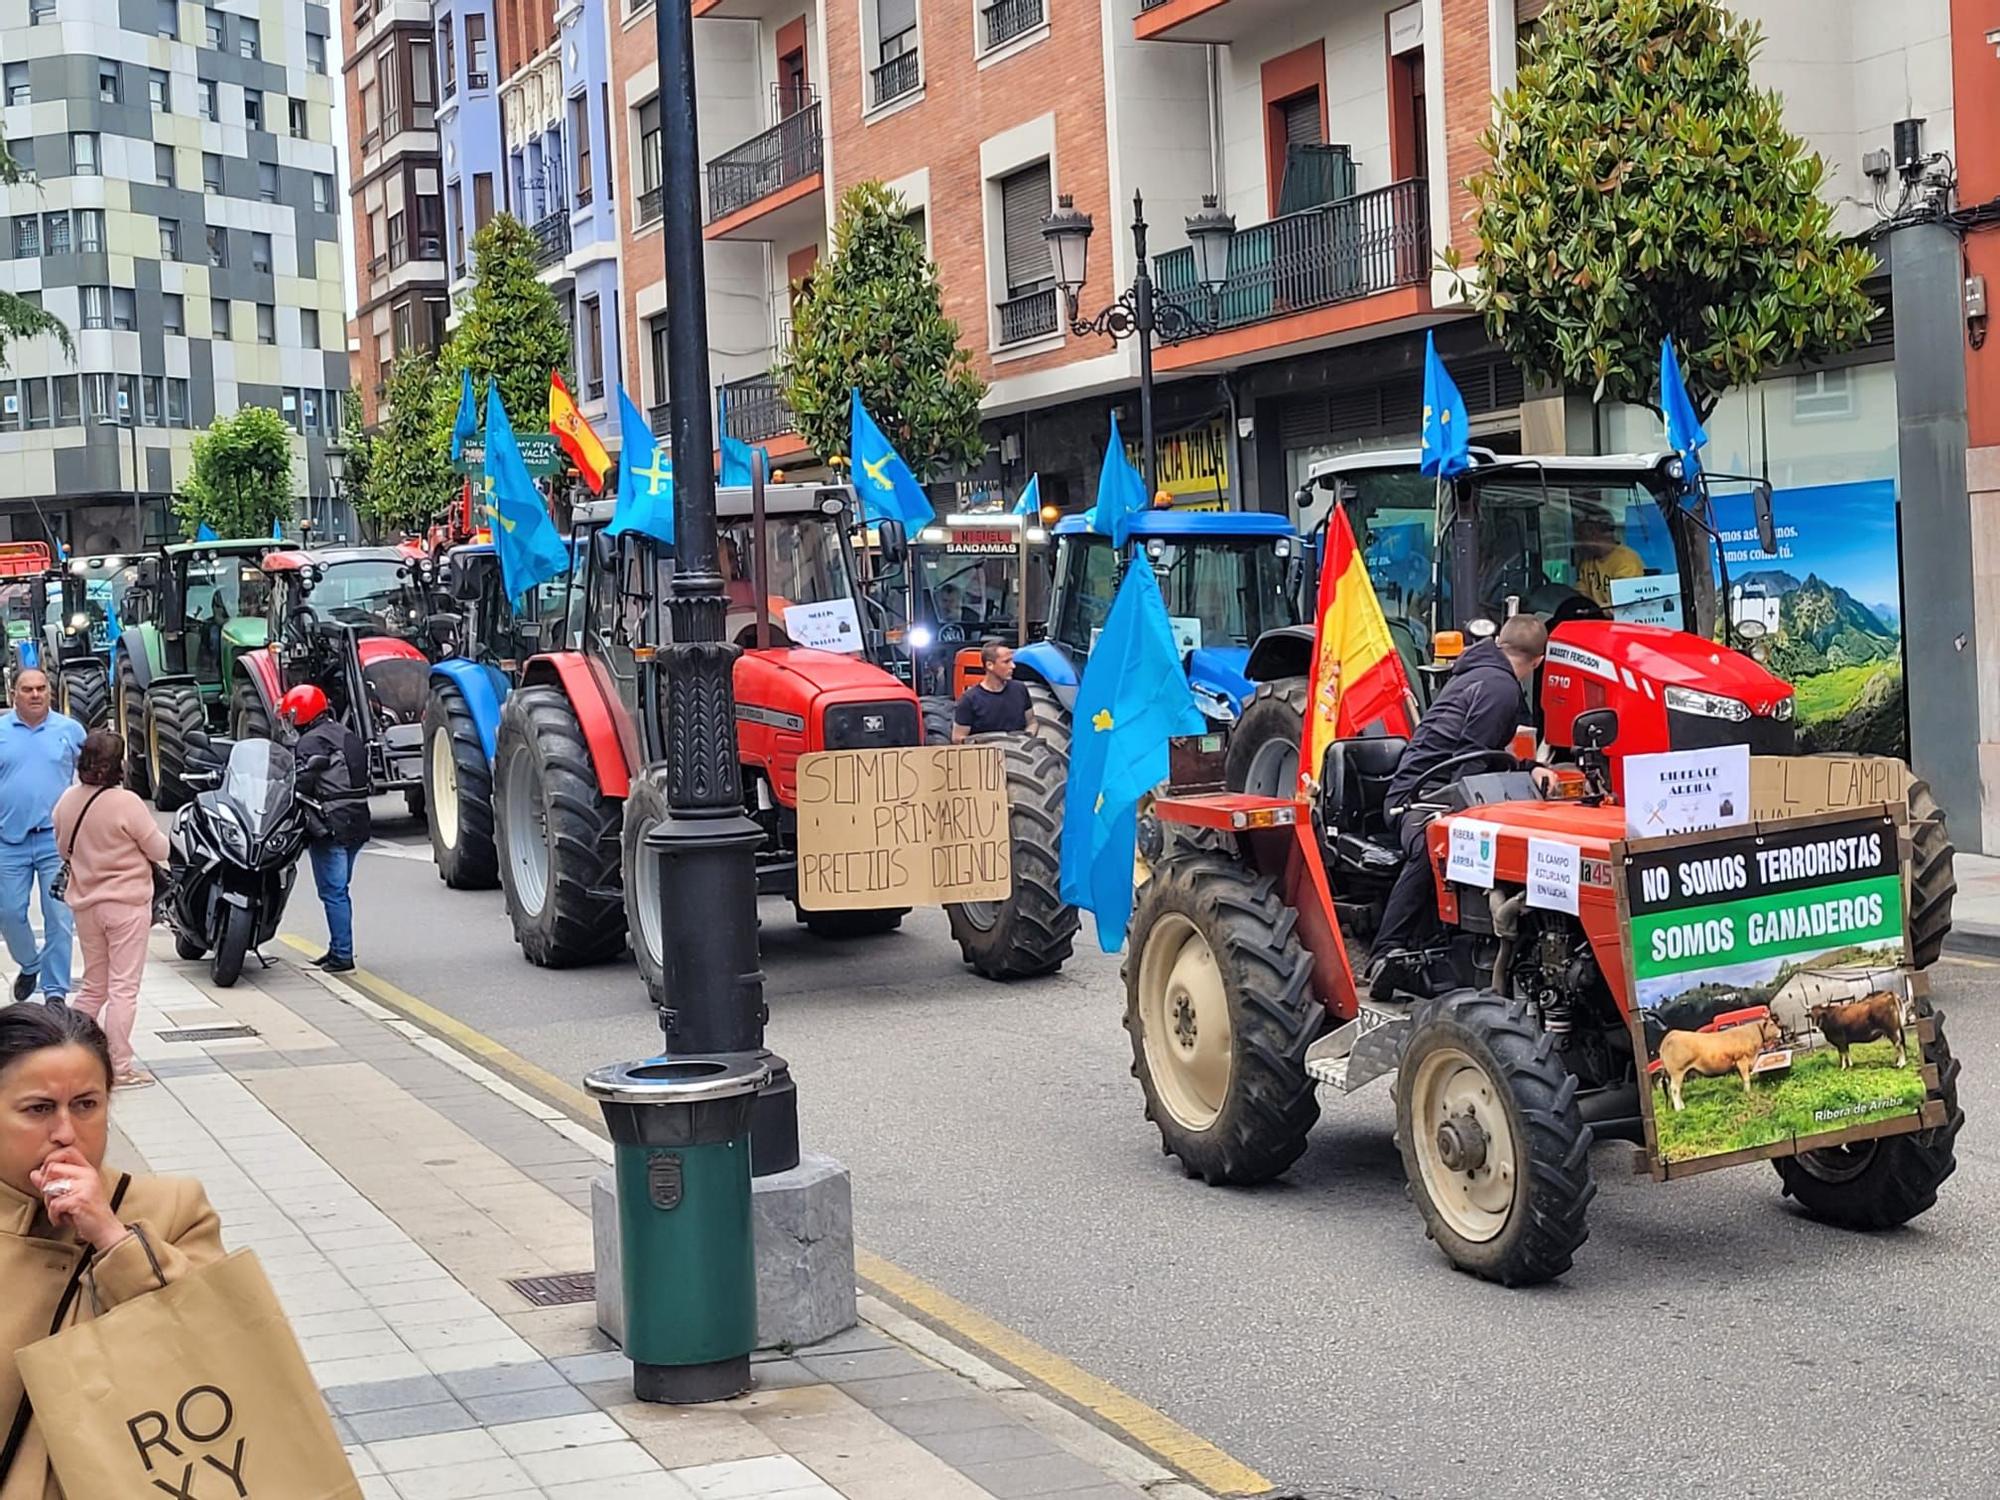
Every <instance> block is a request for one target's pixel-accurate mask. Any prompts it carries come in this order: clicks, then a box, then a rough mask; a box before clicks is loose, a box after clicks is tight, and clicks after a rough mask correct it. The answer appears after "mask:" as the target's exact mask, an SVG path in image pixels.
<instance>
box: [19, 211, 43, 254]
mask: <svg viewBox="0 0 2000 1500" xmlns="http://www.w3.org/2000/svg"><path fill="white" fill-rule="evenodd" d="M41 253H42V221H41V220H40V219H38V218H36V217H35V216H34V215H33V214H22V215H21V216H20V217H19V218H18V219H16V220H15V221H14V259H16V260H33V259H34V258H35V257H36V256H38V255H40V254H41Z"/></svg>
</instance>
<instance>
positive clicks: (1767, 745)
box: [1227, 449, 1957, 968]
mask: <svg viewBox="0 0 2000 1500" xmlns="http://www.w3.org/2000/svg"><path fill="white" fill-rule="evenodd" d="M1471 459H1472V466H1471V468H1469V469H1468V470H1466V471H1465V472H1463V473H1461V474H1459V475H1458V476H1457V477H1456V478H1454V479H1450V480H1447V481H1445V482H1444V483H1443V484H1442V485H1440V483H1439V482H1438V481H1436V480H1433V479H1429V478H1425V477H1424V476H1423V475H1422V474H1421V473H1420V472H1419V461H1420V455H1419V454H1418V453H1417V452H1416V451H1415V450H1391V451H1384V452H1377V453H1363V454H1351V455H1347V456H1344V457H1341V458H1335V459H1329V460H1326V461H1324V462H1322V463H1318V464H1315V465H1314V466H1313V467H1312V469H1311V470H1310V472H1309V474H1308V476H1307V479H1306V483H1305V485H1304V486H1303V487H1302V489H1301V490H1300V492H1299V496H1298V505H1299V509H1300V513H1301V518H1302V524H1306V525H1311V526H1312V527H1313V529H1314V530H1315V531H1317V530H1320V529H1322V525H1320V524H1315V523H1323V520H1324V518H1325V517H1326V516H1328V515H1330V514H1331V511H1332V508H1333V507H1334V506H1339V507H1340V508H1341V510H1342V511H1343V512H1344V513H1345V515H1346V516H1347V519H1348V522H1349V524H1350V525H1351V527H1352V529H1353V533H1354V536H1355V538H1356V540H1357V544H1358V546H1359V547H1360V550H1361V552H1362V554H1363V556H1364V557H1365V559H1366V563H1367V571H1368V576H1369V579H1370V582H1371V583H1372V585H1373V587H1374V590H1375V593H1376V597H1377V598H1378V599H1379V600H1380V602H1381V607H1382V611H1383V613H1384V615H1385V617H1386V619H1387V623H1388V627H1389V634H1390V637H1391V639H1392V640H1393V641H1394V642H1395V645H1396V649H1397V653H1398V655H1399V656H1400V657H1401V658H1402V661H1403V664H1404V668H1405V671H1406V673H1407V675H1408V676H1409V678H1410V680H1411V681H1412V683H1413V684H1414V685H1415V687H1416V689H1417V697H1418V700H1419V702H1420V703H1421V702H1427V701H1428V699H1429V696H1430V688H1431V686H1432V685H1433V684H1435V683H1438V682H1441V681H1442V680H1443V679H1444V678H1445V677H1447V676H1448V675H1449V674H1450V672H1451V670H1452V667H1453V666H1454V664H1455V662H1456V660H1457V655H1458V653H1459V651H1460V650H1462V649H1463V647H1464V645H1465V644H1466V642H1467V641H1469V640H1472V639H1475V638H1478V637H1480V636H1482V635H1486V634H1491V632H1492V631H1493V629H1494V628H1495V624H1496V622H1499V621H1502V620H1504V619H1506V618H1507V617H1508V616H1509V615H1511V614H1514V613H1518V612H1523V611H1525V612H1530V613H1533V614H1536V615H1538V616H1540V617H1541V618H1542V619H1543V620H1544V621H1545V622H1546V623H1547V624H1548V626H1549V629H1550V646H1549V653H1548V658H1547V660H1546V662H1545V664H1544V666H1543V670H1542V672H1541V675H1540V678H1539V680H1538V681H1537V682H1536V683H1535V685H1534V689H1533V692H1534V699H1535V704H1536V708H1537V729H1538V733H1539V737H1540V739H1541V741H1542V742H1543V743H1544V744H1545V745H1546V746H1547V747H1548V749H1549V752H1550V754H1551V757H1552V758H1555V759H1569V758H1573V757H1574V755H1575V753H1576V751H1577V749H1578V742H1577V738H1576V733H1575V725H1576V721H1577V719H1578V717H1579V716H1580V715H1581V714H1583V713H1586V712H1589V711H1590V710H1593V709H1597V708H1611V709H1614V710H1615V711H1616V712H1617V714H1618V723H1619V733H1618V743H1617V746H1616V749H1615V750H1614V751H1613V752H1612V760H1611V777H1612V788H1613V790H1614V791H1616V790H1620V789H1622V786H1623V767H1624V764H1625V761H1626V760H1627V758H1629V757H1630V756H1633V755H1639V754H1648V753H1653V752H1658V751H1665V750H1684V749H1698V748H1705V747H1711V746H1718V745H1737V744H1743V745H1748V746H1749V748H1750V750H1751V752H1752V755H1753V757H1755V758H1756V759H1757V760H1758V761H1760V762H1762V761H1763V760H1764V759H1765V758H1766V757H1787V756H1795V755H1797V754H1798V747H1797V734H1796V727H1795V724H1794V717H1793V716H1794V710H1795V695H1794V692H1793V689H1792V686H1791V684H1789V683H1787V682H1785V681H1784V680H1783V679H1782V678H1779V677H1777V676H1775V675H1774V674H1773V673H1772V672H1771V671H1770V670H1769V669H1768V668H1767V667H1766V666H1765V660H1766V658H1767V656H1768V649H1767V648H1768V645H1769V642H1768V640H1767V639H1766V637H1767V635H1768V630H1767V627H1766V621H1765V619H1764V617H1763V616H1762V615H1761V614H1759V613H1757V612H1756V611H1755V610H1754V609H1746V608H1745V606H1744V601H1743V598H1742V597H1740V596H1739V594H1738V591H1736V590H1734V589H1732V588H1731V586H1730V582H1729V576H1728V562H1727V558H1726V549H1725V548H1724V547H1723V546H1721V545H1719V540H1720V539H1719V538H1718V535H1717V525H1716V521H1715V509H1714V501H1715V496H1714V495H1713V494H1712V492H1711V486H1712V485H1726V484H1731V483H1734V484H1736V485H1738V486H1741V487H1744V488H1747V489H1748V490H1749V492H1750V499H1751V508H1752V511H1753V514H1754V516H1755V520H1756V535H1755V537H1754V538H1750V537H1748V536H1745V537H1744V538H1731V544H1732V545H1735V544H1737V543H1738V542H1745V543H1749V544H1751V545H1754V546H1757V547H1760V548H1761V550H1762V551H1763V552H1765V553H1766V554H1770V553H1772V552H1774V551H1775V550H1776V545H1777V544H1776V527H1775V521H1774V519H1773V516H1772V511H1771V491H1770V486H1769V485H1768V484H1765V483H1764V482H1762V481H1760V480H1748V479H1742V480H1737V479H1735V478H1734V477H1733V476H1725V475H1717V474H1698V475H1690V474H1689V472H1688V471H1687V469H1686V467H1685V465H1684V463H1683V460H1682V459H1681V458H1680V457H1679V456H1678V455H1676V454H1670V453H1669V454H1622V455H1609V456H1604V457H1580V456H1575V455H1571V456H1551V457H1542V458H1536V457H1499V456H1496V455H1494V454H1492V453H1489V452H1486V451H1484V450H1481V449H1473V450H1472V452H1471ZM1718 568H1719V575H1718ZM1312 639H1313V630H1312V627H1310V626H1307V625H1302V626H1298V627H1295V628H1293V629H1289V630H1274V631H1272V632H1270V633H1269V634H1267V635H1266V636H1264V637H1263V638H1261V639H1260V640H1259V641H1258V642H1257V644H1256V646H1255V647H1254V649H1253V650H1252V651H1251V652H1250V655H1249V660H1248V662H1247V664H1246V665H1245V667H1244V675H1245V676H1246V677H1247V678H1249V679H1252V680H1253V681H1254V684H1255V691H1254V693H1253V694H1252V695H1251V696H1250V699H1249V701H1248V702H1247V703H1246V704H1245V706H1244V708H1243V712H1242V715H1241V717H1240V719H1239V720H1238V722H1237V724H1236V726H1235V728H1234V730H1233V732H1232V734H1231V738H1230V744H1229V761H1228V771H1227V781H1228V785H1229V786H1230V787H1231V788H1232V789H1234V790H1239V791H1248V792H1253V793H1256V794H1259V795H1265V796H1270V795H1285V794H1287V793H1288V792H1289V790H1290V788H1291V785H1292V783H1293V782H1294V781H1295V780H1296V779H1297V776H1298V772H1299V757H1298V746H1299V743H1300V737H1301V725H1302V723H1303V721H1304V717H1305V712H1306V675H1307V672H1308V670H1309V667H1310V662H1311V656H1312ZM1904 780H1905V781H1906V783H1907V785H1906V788H1905V790H1904V792H1903V793H1902V794H1901V796H1902V800H1903V801H1904V803H1905V805H1906V807H1907V809H1908V813H1909V828H1910V835H1911V840H1912V845H1913V848H1914V854H1913V857H1912V867H1911V896H1910V928H1911V950H1910V951H1911V957H1912V959H1913V961H1914V962H1915V964H1916V966H1917V967H1919V968H1923V967H1926V966H1928V965H1929V964H1931V963H1933V962H1934V961H1935V960H1936V958H1937V955H1938V953H1939V951H1940V949H1941V948H1942V947H1943V944H1944V938H1945V934H1946V933H1948V932H1949V931H1950V930H1951V905H1952V897H1953V895H1954V894H1955V893H1956V890H1957V886H1956V883H1955V881H1954V879H1953V876H1952V846H1951V841H1950V838H1949V836H1948V835H1947V833H1946V831H1945V821H1944V815H1943V813H1942V811H1941V810H1940V809H1939V807H1938V804H1937V800H1936V798H1935V797H1934V796H1933V795H1932V794H1931V790H1930V787H1929V785H1928V784H1927V783H1925V782H1924V781H1922V780H1921V779H1914V778H1909V777H1907V776H1905V778H1904ZM1856 805H1865V804H1856Z"/></svg>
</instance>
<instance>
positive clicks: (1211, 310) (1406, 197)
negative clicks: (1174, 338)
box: [1153, 0, 1431, 369]
mask: <svg viewBox="0 0 2000 1500" xmlns="http://www.w3.org/2000/svg"><path fill="white" fill-rule="evenodd" d="M1170 3H1171V0H1170ZM1429 205H1430V194H1429V188H1428V185H1427V184H1426V183H1425V182H1424V180H1423V179H1422V178H1410V179H1407V180H1406V181H1403V182H1396V183H1391V184H1390V185H1389V186H1388V187H1384V188H1376V189H1374V190H1373V191H1371V192H1366V193H1357V194H1355V195H1354V196H1352V197H1349V198H1342V199H1339V200H1338V201H1336V202H1333V203H1324V204H1321V205H1319V206H1318V207H1317V208H1309V209H1305V210H1303V211H1302V212H1299V213H1294V214H1286V215H1284V216H1283V217H1281V218H1276V219H1273V220H1271V221H1270V222H1269V223H1268V224H1258V225H1255V226H1253V227H1252V228H1249V229H1239V230H1237V231H1236V238H1235V241H1234V242H1233V243H1232V244H1231V245H1230V247H1229V280H1228V283H1227V284H1226V285H1225V286H1224V287H1223V289H1222V294H1221V295H1220V296H1219V297H1217V298H1216V299H1215V300H1214V301H1213V302H1211V301H1210V300H1209V298H1208V296H1207V294H1206V293H1204V292H1203V291H1202V290H1201V289H1200V287H1199V286H1198V285H1196V283H1195V272H1194V251H1193V250H1192V249H1191V248H1189V247H1187V246H1183V247H1181V248H1180V249H1178V250H1169V251H1167V252H1166V253H1165V254H1164V255H1160V256H1157V257H1155V258H1154V261H1153V276H1154V281H1155V283H1156V284H1157V286H1158V288H1159V295H1160V297H1161V298H1162V299H1163V300H1165V301H1170V302H1177V303H1179V304H1181V305H1182V306H1183V307H1186V308H1187V309H1188V310H1189V311H1191V312H1194V313H1197V314H1199V315H1202V316H1204V317H1207V318H1209V319H1210V320H1211V321H1212V322H1213V323H1214V324H1215V325H1216V335H1214V336H1210V337H1208V338H1201V339H1195V340H1192V341H1190V342H1188V343H1184V344H1180V345H1177V346H1175V347H1174V348H1171V349H1164V350H1161V351H1160V354H1159V356H1158V362H1159V364H1160V366H1161V367H1162V368H1165V369H1172V368H1187V367H1189V366H1192V365H1198V364H1200V363H1201V361H1202V359H1203V357H1204V355H1205V354H1206V355H1208V356H1211V357H1212V356H1213V353H1214V348H1215V345H1216V343H1217V336H1227V335H1230V334H1232V333H1235V332H1236V331H1238V330H1245V329H1255V328H1257V327H1258V326H1260V325H1277V324H1279V323H1281V322H1285V320H1290V321H1289V322H1285V326H1284V327H1283V328H1278V327H1276V326H1272V327H1271V333H1272V337H1271V338H1269V339H1268V340H1259V339H1256V338H1250V339H1247V340H1246V339H1243V338H1240V337H1238V338H1231V339H1229V340H1228V343H1229V346H1230V350H1231V351H1234V352H1238V353H1247V352H1252V351H1254V350H1256V349H1260V348H1266V347H1277V346H1280V345H1284V344H1289V343H1298V342H1304V341H1306V340H1309V339H1316V338H1321V337H1325V336H1327V335H1331V334H1335V333H1339V332H1342V331H1344V330H1346V329H1348V328H1352V327H1360V326H1366V325H1368V324H1371V323H1376V322H1382V321H1386V320H1388V319H1389V318H1393V317H1400V316H1404V315H1406V313H1405V312H1398V311H1396V310H1394V309H1381V310H1378V314H1377V315H1368V314H1366V313H1364V314H1362V315H1361V316H1355V315H1354V314H1355V313H1356V312H1357V311H1358V310H1357V309H1354V308H1353V307H1352V306H1351V305H1352V304H1355V303H1359V302H1363V301H1365V300H1366V299H1368V298H1371V297H1378V296H1381V295H1383V294H1385V293H1389V292H1395V291H1398V290H1399V289H1404V288H1415V289H1419V293H1412V294H1410V295H1409V297H1408V300H1409V301H1410V302H1411V306H1410V308H1409V309H1407V314H1408V315H1414V314H1415V313H1416V312H1419V311H1422V310H1423V308H1422V307H1419V306H1417V303H1418V302H1421V303H1422V304H1423V307H1428V305H1429V301H1428V287H1429V282H1430V273H1431V242H1430V228H1429V222H1428V211H1429ZM1204 345H1208V346H1209V349H1208V350H1206V351H1204V349H1203V346H1204Z"/></svg>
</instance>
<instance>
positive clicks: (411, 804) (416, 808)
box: [403, 785, 425, 823]
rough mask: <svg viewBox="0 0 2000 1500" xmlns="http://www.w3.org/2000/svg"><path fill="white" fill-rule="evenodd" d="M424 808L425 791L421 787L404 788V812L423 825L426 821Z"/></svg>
mask: <svg viewBox="0 0 2000 1500" xmlns="http://www.w3.org/2000/svg"><path fill="white" fill-rule="evenodd" d="M424 806H425V802H424V789H423V787H422V786H421V785H418V786H406V787H404V788H403V811H404V812H406V813H408V814H409V815H410V817H411V818H412V819H414V820H415V821H416V822H419V823H422V822H424V821H425V819H424Z"/></svg>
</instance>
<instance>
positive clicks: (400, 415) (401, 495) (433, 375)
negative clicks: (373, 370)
mask: <svg viewBox="0 0 2000 1500" xmlns="http://www.w3.org/2000/svg"><path fill="white" fill-rule="evenodd" d="M544 378H546V377H544ZM503 399H504V398H503ZM385 400H386V403H387V406H388V412H389V414H388V416H387V417H385V418H384V419H383V421H382V422H381V423H380V425H379V426H378V428H377V430H376V434H375V440H374V445H373V449H372V453H371V461H370V463H369V465H368V473H367V477H366V480H365V482H364V483H363V485H362V487H361V488H360V489H359V490H358V491H356V492H355V502H354V504H355V510H356V511H357V512H358V513H359V514H360V516H361V518H362V520H363V521H364V522H366V523H367V524H368V526H369V527H370V528H371V529H372V530H373V531H375V532H376V533H378V534H380V533H386V532H391V531H401V532H407V533H411V534H414V533H417V532H420V531H422V530H423V529H424V528H425V527H427V526H429V525H430V524H431V523H432V522H433V521H435V520H437V519H439V517H441V516H442V515H443V514H444V512H445V510H446V509H447V508H448V507H449V506H450V504H451V502H452V497H453V496H455V495H456V494H457V493H458V485H459V481H458V477H457V476H456V475H455V474H453V473H452V469H451V442H450V437H449V434H450V432H451V419H452V415H453V413H454V412H456V410H457V408H458V389H457V387H456V386H449V387H448V386H446V384H445V383H444V380H443V378H442V377H441V376H440V374H439V372H438V364H437V360H436V359H435V358H433V357H432V356H431V355H429V354H426V353H421V352H420V353H416V354H410V355H406V356H404V357H403V358H402V359H400V360H398V361H397V362H396V365H395V368H394V369H393V370H391V372H390V374H389V385H388V390H387V393H386V396H385ZM441 407H442V408H443V409H444V410H443V417H442V423H443V429H442V430H443V431H444V433H445V434H446V437H445V439H444V441H442V442H440V441H439V438H438V433H439V430H440V429H439V423H440V417H439V410H440V408H441Z"/></svg>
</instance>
